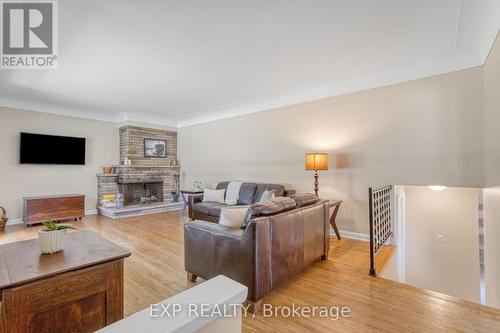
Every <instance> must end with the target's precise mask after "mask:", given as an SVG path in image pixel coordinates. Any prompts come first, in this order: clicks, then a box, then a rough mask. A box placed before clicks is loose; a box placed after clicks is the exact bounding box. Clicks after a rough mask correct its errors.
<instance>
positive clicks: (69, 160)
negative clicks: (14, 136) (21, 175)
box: [20, 133, 85, 165]
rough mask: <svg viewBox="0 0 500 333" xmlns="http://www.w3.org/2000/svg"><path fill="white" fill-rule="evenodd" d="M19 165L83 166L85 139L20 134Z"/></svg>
mask: <svg viewBox="0 0 500 333" xmlns="http://www.w3.org/2000/svg"><path fill="white" fill-rule="evenodd" d="M20 147H21V152H20V156H21V157H20V162H21V164H73V165H84V164H85V138H75V137H69V136H56V135H44V134H33V133H21V144H20Z"/></svg>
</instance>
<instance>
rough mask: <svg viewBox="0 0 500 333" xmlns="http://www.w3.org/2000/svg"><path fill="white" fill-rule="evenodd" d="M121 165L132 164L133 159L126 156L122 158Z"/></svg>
mask: <svg viewBox="0 0 500 333" xmlns="http://www.w3.org/2000/svg"><path fill="white" fill-rule="evenodd" d="M120 165H132V160H130V159H128V158H127V157H125V158H124V159H121V160H120Z"/></svg>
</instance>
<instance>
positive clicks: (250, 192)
mask: <svg viewBox="0 0 500 333" xmlns="http://www.w3.org/2000/svg"><path fill="white" fill-rule="evenodd" d="M256 189H257V184H256V183H243V184H241V188H240V196H239V197H238V205H251V204H253V198H254V196H255V190H256Z"/></svg>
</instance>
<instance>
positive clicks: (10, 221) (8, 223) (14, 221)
mask: <svg viewBox="0 0 500 333" xmlns="http://www.w3.org/2000/svg"><path fill="white" fill-rule="evenodd" d="M23 223H24V221H23V219H9V220H8V221H7V224H6V225H14V224H23Z"/></svg>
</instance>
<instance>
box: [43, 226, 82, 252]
mask: <svg viewBox="0 0 500 333" xmlns="http://www.w3.org/2000/svg"><path fill="white" fill-rule="evenodd" d="M43 226H44V229H41V230H39V231H38V245H40V251H41V252H42V253H43V254H50V253H56V252H59V251H61V250H62V249H63V248H64V239H65V236H66V230H67V229H76V228H74V227H72V226H69V225H67V224H56V223H54V221H52V220H47V221H45V222H43Z"/></svg>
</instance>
